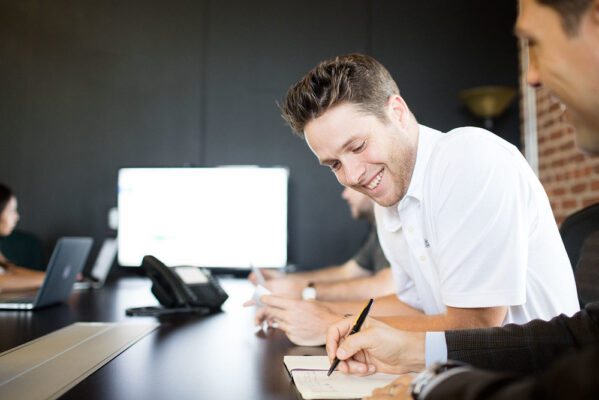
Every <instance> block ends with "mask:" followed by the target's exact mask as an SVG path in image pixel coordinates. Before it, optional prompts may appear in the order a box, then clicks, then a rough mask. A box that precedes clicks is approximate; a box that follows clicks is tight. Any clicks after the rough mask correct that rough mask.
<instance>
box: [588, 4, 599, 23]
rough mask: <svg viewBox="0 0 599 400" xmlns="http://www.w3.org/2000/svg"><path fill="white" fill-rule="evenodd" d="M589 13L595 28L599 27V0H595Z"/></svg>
mask: <svg viewBox="0 0 599 400" xmlns="http://www.w3.org/2000/svg"><path fill="white" fill-rule="evenodd" d="M589 13H590V16H591V20H592V21H593V25H594V26H595V29H599V0H593V2H592V3H591V7H590V9H589Z"/></svg>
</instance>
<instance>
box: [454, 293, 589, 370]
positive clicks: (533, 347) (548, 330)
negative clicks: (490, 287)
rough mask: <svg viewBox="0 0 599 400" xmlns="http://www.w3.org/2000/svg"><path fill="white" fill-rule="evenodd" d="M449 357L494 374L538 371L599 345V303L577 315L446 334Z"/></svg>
mask: <svg viewBox="0 0 599 400" xmlns="http://www.w3.org/2000/svg"><path fill="white" fill-rule="evenodd" d="M445 339H446V342H447V351H448V357H449V358H450V359H454V360H460V361H464V362H467V363H470V364H473V365H475V366H478V367H481V368H486V369H492V370H495V371H508V370H509V371H519V372H523V373H528V372H533V371H538V370H539V369H542V368H545V367H546V366H547V365H549V364H550V363H552V362H553V361H554V360H555V359H556V358H557V357H559V356H561V355H562V354H564V353H566V352H569V351H571V350H573V349H581V348H583V347H585V346H588V345H590V344H593V343H597V342H599V304H598V303H594V304H590V305H589V306H587V307H586V308H585V309H584V310H581V311H580V312H578V313H576V314H575V315H574V316H572V317H571V318H570V317H566V316H564V315H561V316H558V317H555V318H553V319H552V320H551V321H542V320H534V321H531V322H529V323H527V324H524V325H515V324H509V325H506V326H504V327H502V328H491V329H479V330H463V331H447V332H445Z"/></svg>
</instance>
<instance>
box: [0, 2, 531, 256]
mask: <svg viewBox="0 0 599 400" xmlns="http://www.w3.org/2000/svg"><path fill="white" fill-rule="evenodd" d="M515 10H516V5H515V2H510V1H507V2H506V1H501V0H494V1H489V2H481V1H476V0H456V1H452V2H447V1H443V0H434V1H427V2H417V1H414V2H405V1H385V0H369V1H368V0H360V1H359V0H346V1H322V0H321V1H314V0H310V1H302V2H280V1H255V2H252V1H233V0H231V1H206V0H205V1H195V0H177V1H166V0H163V1H158V0H154V1H149V0H124V1H113V2H108V1H79V0H71V1H67V0H55V1H52V2H48V1H44V0H19V1H17V0H12V1H7V0H2V1H0V82H1V90H0V135H1V138H2V140H1V141H0V146H1V147H0V171H1V173H0V181H3V182H6V183H8V184H9V185H11V186H13V187H14V188H15V189H16V190H17V192H18V196H19V201H20V208H21V211H22V220H21V224H20V226H21V227H22V228H24V229H27V230H30V231H33V232H35V233H37V234H38V235H39V236H40V237H42V239H43V240H44V242H45V243H46V248H47V249H51V247H52V246H53V244H54V241H55V240H56V238H57V237H59V236H61V235H67V234H69V235H92V236H94V237H95V238H96V239H97V241H100V240H101V239H102V238H103V237H104V236H106V235H111V234H113V233H112V232H110V231H109V230H108V228H107V224H106V213H107V211H108V209H109V208H110V207H112V206H115V205H116V177H117V171H118V168H119V167H123V166H175V165H184V164H188V165H201V166H214V165H222V164H258V165H262V166H272V165H285V166H288V167H289V168H290V170H291V176H290V197H289V202H290V204H289V257H290V262H294V263H297V264H298V265H300V266H308V267H310V266H322V265H326V264H329V263H333V262H340V261H343V260H344V259H346V258H348V257H349V256H351V254H352V253H353V251H355V249H356V247H357V246H358V244H359V242H360V241H361V239H362V238H363V236H364V234H365V232H366V228H367V227H366V225H365V224H364V223H361V222H356V221H352V220H351V218H350V217H349V213H348V211H347V207H346V205H345V202H344V201H343V200H342V199H341V198H340V192H341V187H340V186H339V184H338V183H337V182H336V180H335V178H334V176H333V175H332V174H331V173H330V172H329V171H328V170H327V169H326V168H323V167H319V166H318V165H317V163H316V162H315V159H314V156H313V155H312V154H311V153H310V152H309V150H308V149H307V147H306V146H305V144H304V143H303V142H302V141H301V140H300V139H298V138H296V137H294V136H292V135H291V133H290V131H289V129H288V128H286V127H285V125H284V124H283V121H282V119H281V118H280V117H279V112H278V109H277V106H276V101H280V100H281V99H282V97H283V96H284V94H285V91H286V90H287V87H288V86H289V85H290V84H292V83H293V82H295V81H296V80H297V79H299V78H300V77H301V76H302V75H303V74H304V73H305V72H306V71H307V70H308V69H310V68H311V67H312V66H314V65H315V64H316V63H317V62H319V61H321V60H323V59H325V58H330V57H333V56H335V55H338V54H344V53H348V52H365V53H368V54H371V55H373V56H374V57H376V58H378V59H379V60H380V61H382V62H383V64H385V65H386V66H387V67H388V69H389V70H390V71H391V73H392V75H393V76H394V77H395V78H396V80H397V81H398V84H399V87H400V89H401V90H402V94H403V96H404V97H405V98H406V101H407V102H408V104H409V106H410V107H411V108H412V110H413V111H414V113H415V115H416V117H417V118H418V119H419V120H420V122H422V123H425V124H428V125H430V126H432V127H435V128H439V129H444V130H446V129H451V128H453V127H456V126H460V125H472V124H479V121H477V120H475V119H473V118H472V117H471V116H470V115H469V114H468V113H467V112H466V111H465V110H464V109H463V107H462V106H461V105H460V103H459V100H458V97H457V96H458V92H459V91H460V90H462V89H465V88H469V87H472V86H477V85H484V84H506V85H510V86H513V87H516V86H517V76H518V73H517V65H518V61H517V50H516V40H515V39H514V38H513V36H512V34H511V30H512V25H513V21H514V19H515V14H516V12H515ZM496 132H497V133H498V134H500V135H501V136H503V137H505V138H507V139H508V140H510V141H512V142H513V143H516V144H517V142H518V140H519V139H518V138H519V131H518V114H517V106H516V104H514V105H512V107H511V112H510V113H508V114H507V115H506V116H505V117H503V118H501V119H500V120H499V121H498V122H497V126H496Z"/></svg>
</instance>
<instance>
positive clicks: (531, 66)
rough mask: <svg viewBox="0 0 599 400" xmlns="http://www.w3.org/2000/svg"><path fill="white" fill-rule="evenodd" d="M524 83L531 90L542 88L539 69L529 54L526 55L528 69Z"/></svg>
mask: <svg viewBox="0 0 599 400" xmlns="http://www.w3.org/2000/svg"><path fill="white" fill-rule="evenodd" d="M526 83H527V84H528V85H529V86H531V87H533V88H538V87H541V86H542V83H541V77H540V75H539V69H538V68H537V61H536V60H535V57H534V56H533V55H532V54H531V53H530V52H529V53H528V69H527V71H526Z"/></svg>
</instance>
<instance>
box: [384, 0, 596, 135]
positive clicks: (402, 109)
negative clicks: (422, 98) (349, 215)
mask: <svg viewBox="0 0 599 400" xmlns="http://www.w3.org/2000/svg"><path fill="white" fill-rule="evenodd" d="M597 1H599V0H597ZM387 109H388V111H389V117H390V118H391V119H392V122H395V123H398V124H399V125H400V126H401V128H402V129H408V125H409V120H410V110H409V109H408V105H407V104H406V102H405V101H404V99H403V98H402V97H401V96H400V95H398V94H392V95H391V96H389V100H387Z"/></svg>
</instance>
